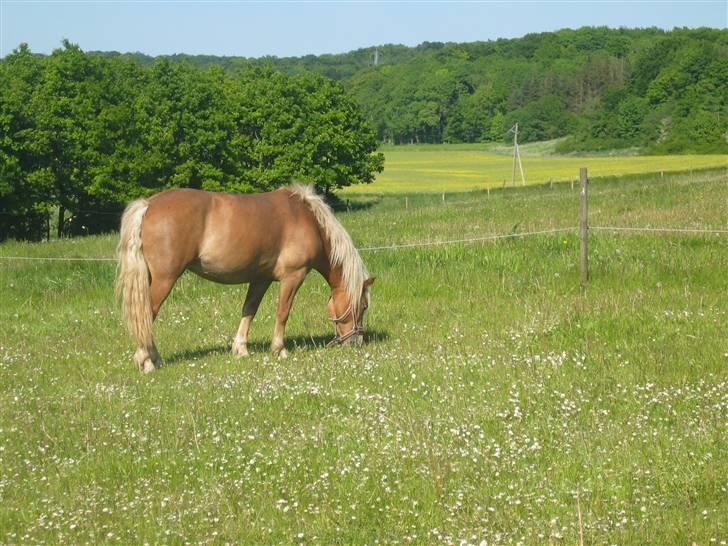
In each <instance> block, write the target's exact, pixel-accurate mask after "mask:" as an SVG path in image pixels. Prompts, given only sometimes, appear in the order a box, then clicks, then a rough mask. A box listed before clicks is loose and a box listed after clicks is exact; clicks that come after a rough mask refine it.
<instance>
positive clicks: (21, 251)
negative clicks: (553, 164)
mask: <svg viewBox="0 0 728 546" xmlns="http://www.w3.org/2000/svg"><path fill="white" fill-rule="evenodd" d="M383 193H384V194H383V195H370V196H366V197H356V196H353V195H352V196H350V197H349V198H350V202H349V208H350V210H349V211H344V212H340V213H339V218H340V219H341V221H342V222H343V223H344V225H345V226H346V227H347V229H348V230H349V231H350V233H351V234H352V236H353V238H354V240H355V242H356V243H357V245H358V246H359V247H360V248H362V257H363V258H364V260H365V262H366V264H367V266H368V268H369V270H370V271H371V273H372V274H374V275H377V277H378V278H377V281H376V283H375V285H374V287H373V293H372V307H371V309H370V312H369V313H368V315H367V324H366V327H367V332H366V343H365V345H364V346H363V347H361V348H358V349H356V348H335V349H326V348H324V347H323V345H325V343H326V342H327V341H328V340H329V339H330V337H331V335H332V330H331V324H330V323H329V321H328V320H327V318H326V312H325V304H326V300H327V297H328V288H327V286H326V285H325V283H324V281H323V280H322V279H321V278H320V277H318V276H317V275H316V274H315V273H314V274H311V275H310V276H309V278H308V279H307V280H306V282H305V283H304V285H303V287H302V289H301V291H300V292H299V295H298V297H297V299H296V301H295V303H294V307H293V312H292V315H291V318H290V320H289V323H288V329H287V346H288V348H289V351H290V353H291V354H290V357H289V358H288V359H285V360H278V359H276V358H273V357H271V356H270V354H269V353H268V352H267V347H268V344H269V342H270V336H271V333H272V328H273V313H274V305H275V302H276V298H277V295H276V291H275V290H274V289H272V290H271V291H270V292H269V294H268V295H267V296H266V298H265V299H264V301H263V304H262V306H261V309H260V311H259V313H258V316H257V318H256V320H255V321H254V322H253V325H252V328H251V352H252V353H253V354H252V355H251V357H250V358H247V359H243V360H237V359H235V358H233V357H232V355H231V354H230V343H231V341H232V337H233V335H234V333H235V330H236V328H237V325H238V322H239V318H240V308H241V304H242V300H243V297H244V290H243V289H241V287H235V286H222V285H215V284H212V283H209V282H207V281H203V280H201V279H199V278H197V277H195V276H194V275H191V274H185V275H184V276H183V277H182V278H181V279H180V281H179V282H178V285H177V286H176V288H175V289H174V290H173V292H172V294H171V296H170V298H169V300H168V301H167V302H166V303H165V306H164V307H163V309H162V312H161V314H160V317H159V320H158V322H157V325H156V332H157V340H158V346H159V347H160V351H161V352H162V355H163V357H164V358H165V361H166V365H165V366H164V367H163V368H161V369H160V370H158V371H157V372H156V373H154V374H151V375H148V376H143V375H141V374H139V373H138V372H137V370H136V369H135V367H134V365H133V364H132V360H131V357H132V346H131V342H130V340H129V339H128V337H127V335H126V333H125V331H124V328H123V326H122V324H121V320H120V316H119V311H118V307H117V305H115V302H114V298H113V277H114V267H115V266H114V263H113V262H110V261H65V262H64V261H29V260H26V261H21V260H7V259H0V294H1V295H0V301H1V309H2V313H1V314H0V332H2V335H1V337H0V374H1V376H2V383H1V384H0V407H2V412H1V414H0V468H1V469H2V470H1V474H0V501H1V502H0V543H6V544H20V543H33V544H60V543H65V544H103V543H108V544H112V543H120V544H144V543H146V544H160V543H161V544H167V543H168V544H226V543H229V544H475V545H482V544H579V543H583V544H635V545H637V544H693V543H695V544H701V545H710V544H725V543H726V540H728V502H727V499H728V479H727V478H726V477H727V476H728V452H727V448H728V445H727V443H726V425H728V344H727V342H726V335H725V334H726V324H727V323H728V299H726V293H728V292H727V290H728V276H727V275H726V271H728V234H725V233H723V234H720V233H698V232H693V233H655V232H636V233H610V232H607V231H594V232H592V233H591V236H590V280H589V283H588V285H587V286H586V288H584V289H582V288H581V287H580V285H579V271H578V265H577V264H578V253H579V249H578V240H577V235H576V232H575V231H566V232H559V233H548V234H541V235H532V236H524V237H521V238H510V239H500V240H496V241H494V242H486V243H479V244H463V243H454V244H448V245H441V246H437V245H433V246H422V247H412V248H396V249H383V250H372V249H373V248H375V247H382V246H388V245H392V244H400V245H401V244H407V243H412V242H431V243H434V242H438V241H446V240H457V239H465V238H477V237H484V236H488V235H498V234H513V235H517V234H523V233H526V232H532V231H543V230H555V229H559V228H571V227H574V226H576V225H577V214H578V213H577V211H578V193H579V192H578V191H576V190H572V189H571V187H570V184H568V183H563V184H555V185H554V186H553V188H550V187H549V186H547V185H546V186H545V185H534V186H527V187H524V188H521V187H516V188H506V189H497V190H494V191H491V192H490V194H488V193H486V192H485V191H475V192H469V193H459V194H452V195H448V196H447V199H446V201H445V202H443V201H442V199H441V197H440V196H439V195H433V194H428V193H420V194H417V195H408V196H407V198H406V199H405V196H403V195H398V194H391V195H390V194H388V193H385V192H383ZM590 193H591V201H590V218H591V223H592V224H593V225H595V226H598V225H601V226H635V227H648V226H649V227H653V228H657V227H665V226H670V227H677V228H685V229H710V230H728V177H727V176H726V172H725V169H719V170H707V171H700V172H694V173H693V174H675V175H673V174H669V173H666V174H665V175H664V176H660V175H659V173H658V174H657V175H639V176H631V177H622V178H616V177H613V178H594V179H592V182H591V189H590ZM115 244H116V237H115V236H113V235H108V236H97V237H88V238H82V239H73V240H61V241H53V242H50V243H44V244H23V243H14V242H10V243H5V244H2V245H0V256H5V257H7V256H27V257H84V258H106V257H109V256H112V255H113V251H114V246H115ZM367 249H370V250H367ZM274 288H275V287H274Z"/></svg>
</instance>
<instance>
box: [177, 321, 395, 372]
mask: <svg viewBox="0 0 728 546" xmlns="http://www.w3.org/2000/svg"><path fill="white" fill-rule="evenodd" d="M388 339H389V333H387V332H384V331H381V330H369V331H367V332H364V345H362V348H365V347H366V346H367V345H369V344H373V343H377V342H379V341H386V340H388ZM329 341H331V336H330V335H318V336H293V337H287V338H286V350H288V352H289V353H291V354H295V353H297V352H299V351H310V350H316V349H323V348H325V347H326V345H327V344H328V343H329ZM231 347H232V340H231V341H230V343H227V344H222V343H218V344H215V345H209V346H207V347H202V348H200V349H187V350H184V351H178V352H176V353H173V354H171V355H169V356H168V357H166V358H164V365H165V366H173V365H176V364H180V363H182V362H187V361H194V360H200V359H203V358H205V357H208V356H217V355H229V354H231V350H232V349H231ZM248 350H249V351H250V354H251V355H256V354H270V341H267V342H266V341H250V342H248Z"/></svg>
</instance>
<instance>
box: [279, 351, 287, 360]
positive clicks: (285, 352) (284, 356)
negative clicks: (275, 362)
mask: <svg viewBox="0 0 728 546" xmlns="http://www.w3.org/2000/svg"><path fill="white" fill-rule="evenodd" d="M278 358H288V351H286V350H285V349H281V352H280V353H278Z"/></svg>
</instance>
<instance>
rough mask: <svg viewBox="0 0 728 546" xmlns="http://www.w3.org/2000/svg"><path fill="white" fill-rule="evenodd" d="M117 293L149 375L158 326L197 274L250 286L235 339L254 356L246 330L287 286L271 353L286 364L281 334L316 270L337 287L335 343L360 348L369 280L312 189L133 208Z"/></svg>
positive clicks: (171, 197) (155, 361)
mask: <svg viewBox="0 0 728 546" xmlns="http://www.w3.org/2000/svg"><path fill="white" fill-rule="evenodd" d="M117 254H118V260H119V264H118V268H117V278H116V290H117V294H118V295H119V296H120V297H121V299H122V302H123V305H122V306H123V311H124V319H125V321H126V324H127V326H128V328H129V332H130V334H131V336H132V337H133V338H134V342H135V343H136V347H137V349H136V353H135V354H134V362H135V363H136V365H137V366H138V367H139V369H140V370H141V371H144V372H151V371H153V370H154V369H155V367H156V366H158V365H159V364H161V358H160V356H159V352H158V351H157V348H156V346H155V344H154V338H153V335H152V323H153V322H154V319H155V318H156V317H157V314H158V313H159V308H160V306H161V305H162V303H163V302H164V300H165V298H166V297H167V295H168V294H169V292H170V290H171V289H172V287H173V286H174V283H175V282H176V281H177V279H178V278H179V276H180V275H182V273H183V272H184V271H185V270H186V269H189V270H190V271H193V272H194V273H196V274H197V275H199V276H201V277H203V278H205V279H209V280H211V281H215V282H219V283H226V284H238V283H249V284H250V286H249V287H248V294H247V296H246V297H245V303H244V304H243V312H242V314H243V318H242V320H241V322H240V327H239V328H238V332H237V335H236V336H235V339H234V341H233V345H232V351H233V353H234V354H235V355H237V356H247V355H248V347H247V341H248V328H249V327H250V322H251V321H252V320H253V317H254V316H255V313H256V311H257V310H258V306H259V305H260V302H261V300H262V299H263V295H264V294H265V292H266V290H268V287H269V286H270V285H271V283H272V282H273V281H279V282H280V295H279V300H278V310H277V312H276V321H275V328H274V330H273V338H272V340H271V351H272V352H273V353H274V354H275V355H278V356H280V357H285V356H287V353H286V350H285V348H284V345H283V334H284V330H285V326H286V321H287V320H288V314H289V312H290V310H291V304H292V303H293V298H294V296H295V295H296V291H297V290H298V288H299V287H300V286H301V283H302V282H303V279H304V278H305V277H306V274H307V273H308V272H309V271H310V270H311V269H315V270H316V271H318V272H319V273H321V275H322V276H323V277H324V278H325V279H326V281H327V282H328V283H329V286H330V287H331V297H330V298H329V301H328V306H327V307H328V314H329V318H330V319H331V320H332V321H333V322H334V329H335V332H336V334H335V337H334V339H333V340H332V342H331V343H330V345H331V344H333V343H344V342H346V343H349V342H352V341H353V342H357V343H359V344H360V343H361V341H362V336H361V333H362V327H363V320H364V313H365V311H366V309H367V307H368V306H369V287H370V285H371V284H372V282H374V279H373V278H370V277H369V275H368V273H367V271H366V268H365V267H364V263H363V262H362V260H361V258H360V256H359V253H358V252H357V250H356V248H355V247H354V244H353V242H352V240H351V237H350V236H349V234H348V233H347V232H346V230H344V228H343V227H342V225H341V224H340V223H339V221H338V220H337V219H336V218H335V217H334V214H333V213H332V212H331V209H330V208H329V207H328V205H326V203H324V201H323V199H322V198H321V197H320V196H319V195H317V194H316V192H315V191H314V190H313V188H311V187H310V186H301V185H293V186H290V187H288V188H282V189H279V190H276V191H273V192H269V193H261V194H252V195H232V194H225V193H211V192H205V191H200V190H192V189H176V190H168V191H164V192H162V193H158V194H156V195H154V196H152V197H151V198H149V199H138V200H136V201H133V202H131V203H130V204H129V205H128V206H127V208H126V210H125V211H124V215H123V216H122V219H121V239H120V241H119V246H118V248H117Z"/></svg>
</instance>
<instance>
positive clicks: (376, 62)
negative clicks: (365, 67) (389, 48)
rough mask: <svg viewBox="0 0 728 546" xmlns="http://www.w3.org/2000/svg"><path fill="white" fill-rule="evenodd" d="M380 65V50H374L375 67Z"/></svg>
mask: <svg viewBox="0 0 728 546" xmlns="http://www.w3.org/2000/svg"><path fill="white" fill-rule="evenodd" d="M378 65H379V48H378V47H376V48H374V66H378Z"/></svg>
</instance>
